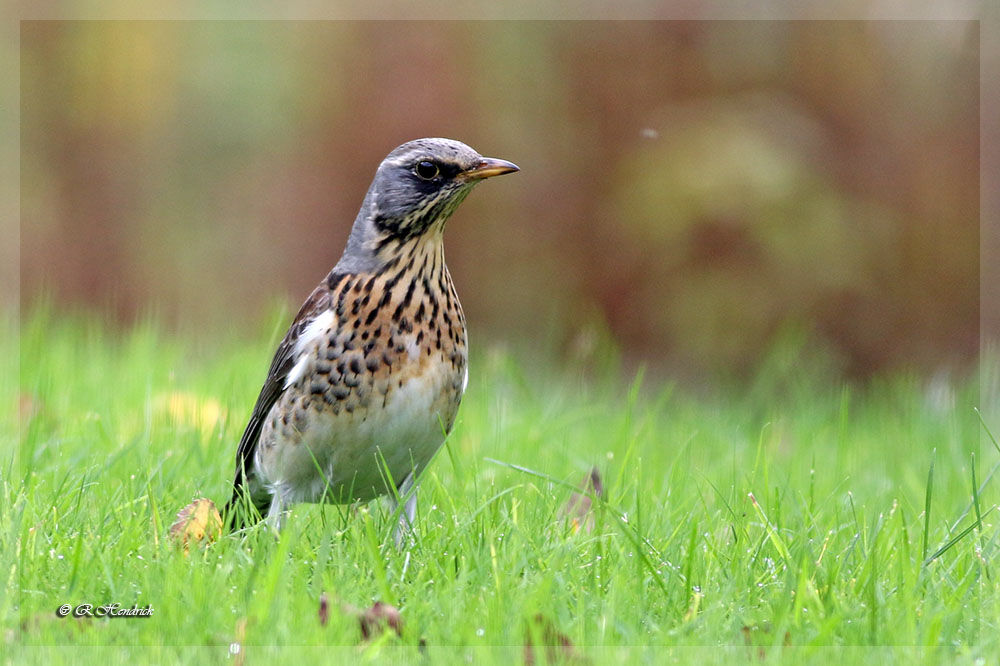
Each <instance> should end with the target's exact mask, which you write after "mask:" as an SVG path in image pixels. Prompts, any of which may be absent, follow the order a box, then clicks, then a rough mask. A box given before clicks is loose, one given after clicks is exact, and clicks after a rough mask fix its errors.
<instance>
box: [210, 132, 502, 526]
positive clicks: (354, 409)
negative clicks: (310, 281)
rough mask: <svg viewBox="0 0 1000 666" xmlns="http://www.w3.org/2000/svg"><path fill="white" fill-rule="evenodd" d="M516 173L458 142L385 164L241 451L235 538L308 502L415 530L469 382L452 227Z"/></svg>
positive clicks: (276, 367) (413, 147) (284, 353)
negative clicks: (424, 489) (475, 199)
mask: <svg viewBox="0 0 1000 666" xmlns="http://www.w3.org/2000/svg"><path fill="white" fill-rule="evenodd" d="M517 170H518V168H517V166H515V165H514V164H512V163H510V162H507V161H505V160H499V159H493V158H489V157H483V156H482V155H480V154H479V153H477V152H476V151H474V150H473V149H472V148H470V147H469V146H467V145H465V144H464V143H461V142H458V141H452V140H449V139H418V140H416V141H410V142H409V143H404V144H403V145H401V146H399V147H398V148H396V149H395V150H393V151H392V152H391V153H389V155H388V157H386V158H385V160H383V161H382V164H380V165H379V167H378V170H377V171H376V172H375V178H374V180H372V184H371V186H370V187H369V188H368V193H367V195H365V199H364V202H362V204H361V210H360V211H359V212H358V216H357V218H355V220H354V226H353V228H352V229H351V233H350V236H349V237H348V239H347V247H346V249H345V250H344V254H343V255H342V256H341V258H340V261H338V262H337V265H336V266H334V267H333V270H331V271H330V273H329V274H328V275H327V276H326V278H325V279H324V280H323V281H322V282H320V284H319V286H318V287H316V288H315V289H314V290H313V292H312V294H310V295H309V298H307V299H306V302H305V303H304V304H303V305H302V308H301V309H300V310H299V312H298V314H297V315H296V316H295V320H294V321H293V322H292V325H291V326H290V327H289V329H288V332H287V333H286V334H285V337H284V339H283V340H282V341H281V344H279V345H278V349H277V351H276V352H275V354H274V359H273V360H272V361H271V368H270V370H269V371H268V373H267V379H265V381H264V386H263V388H262V389H261V392H260V396H259V397H258V398H257V403H256V404H255V405H254V408H253V413H252V414H251V415H250V422H249V423H248V424H247V427H246V431H245V432H244V433H243V437H242V439H241V440H240V444H239V448H238V450H237V452H236V479H235V481H234V491H233V496H232V499H231V500H230V501H229V503H228V504H227V505H226V509H225V510H224V513H225V515H226V516H227V521H228V522H229V524H230V525H231V526H232V527H234V528H235V527H240V526H243V525H247V524H249V523H251V522H253V521H255V520H256V519H257V516H256V514H260V515H262V516H263V515H266V516H267V518H268V522H272V523H273V524H274V526H275V528H280V524H281V520H282V516H283V514H284V512H285V511H286V510H287V509H288V507H289V505H291V504H294V503H297V502H331V503H337V504H341V503H349V502H355V501H366V500H370V499H373V498H375V497H378V496H380V495H384V494H387V493H388V494H389V495H390V498H391V499H392V501H393V502H395V501H396V497H406V496H408V499H407V500H406V503H405V505H404V511H403V516H402V517H401V519H400V526H401V527H403V528H404V529H405V528H408V527H409V526H411V525H412V523H413V518H414V515H415V512H416V492H415V488H414V483H415V479H416V478H417V475H418V474H419V473H420V471H421V470H422V469H423V468H424V467H425V466H426V465H427V463H428V462H429V461H430V459H431V457H432V456H433V455H434V453H435V452H436V451H437V450H438V448H440V446H441V444H442V443H443V442H444V438H445V436H446V435H447V433H448V432H449V431H450V430H451V427H452V425H453V424H454V422H455V415H456V413H457V412H458V405H459V403H460V402H461V400H462V394H463V392H464V391H465V386H466V383H467V382H468V368H467V364H466V363H467V352H466V345H467V342H466V331H465V316H464V315H463V314H462V306H461V305H460V304H459V302H458V295H457V294H456V293H455V287H454V285H453V284H452V281H451V275H450V274H449V272H448V267H447V266H446V265H445V262H444V245H443V233H444V226H445V221H446V220H447V219H448V217H449V216H450V215H451V214H452V212H454V210H455V208H456V207H457V206H458V205H459V204H460V203H461V202H462V200H463V199H465V197H466V196H467V195H468V194H469V192H470V191H471V190H472V188H473V187H474V186H475V185H476V183H478V182H479V181H481V180H483V179H484V178H489V177H492V176H499V175H501V174H505V173H511V172H514V171H517ZM393 486H395V490H396V493H393V490H394V488H393ZM411 489H412V492H411ZM249 504H252V505H253V507H254V509H256V511H254V510H252V509H250V506H249ZM403 521H405V522H403ZM398 537H399V532H398V531H397V539H398Z"/></svg>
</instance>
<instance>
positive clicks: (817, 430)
mask: <svg viewBox="0 0 1000 666" xmlns="http://www.w3.org/2000/svg"><path fill="white" fill-rule="evenodd" d="M287 316H288V315H287V313H286V314H284V315H283V317H286V318H287ZM4 326H5V331H6V334H5V335H4V336H3V339H2V345H3V354H2V359H3V360H2V363H3V364H4V367H3V368H0V370H2V371H3V374H4V376H6V377H12V376H17V373H18V368H17V367H16V363H17V361H18V360H19V361H20V369H19V370H20V374H19V376H20V381H19V385H17V386H14V385H13V383H12V382H5V383H4V384H3V385H2V390H3V392H4V395H3V400H4V401H3V403H2V404H3V405H5V406H6V407H5V408H4V410H3V411H2V415H0V419H2V423H0V428H2V431H0V435H2V436H3V438H4V441H9V442H11V443H12V446H11V447H9V449H10V450H14V451H16V452H15V453H14V457H13V458H12V457H10V456H6V455H5V456H4V457H3V459H2V462H0V474H2V478H0V482H2V484H0V488H2V494H0V504H2V511H0V565H2V572H3V576H4V581H5V585H4V590H5V593H4V595H3V597H2V601H0V624H2V628H3V629H2V630H3V634H2V636H0V653H2V654H3V658H4V661H5V662H6V663H13V662H18V663H20V662H21V661H23V660H28V661H35V662H46V663H60V662H62V661H79V660H81V659H87V658H89V659H90V660H100V661H105V662H118V661H129V662H132V661H139V662H146V661H153V662H160V663H166V662H174V661H181V662H193V663H198V662H202V661H213V662H216V663H218V662H227V663H229V662H232V663H235V664H242V663H248V664H253V663H262V662H263V661H264V659H270V658H272V657H276V656H279V655H280V656H282V657H289V658H300V659H308V660H310V663H312V662H315V661H317V660H320V659H322V660H324V661H333V662H338V661H347V660H351V661H353V660H359V659H363V658H370V659H372V660H375V661H392V662H396V661H415V662H427V663H439V662H444V661H457V660H461V661H464V662H470V661H474V662H475V663H518V662H524V661H527V662H529V663H532V662H533V663H537V664H540V663H547V662H551V661H553V660H555V661H562V662H573V663H594V664H600V663H609V662H616V661H622V660H625V661H633V662H634V661H638V662H644V663H664V662H682V663H683V662H689V661H698V662H704V663H731V662H732V661H733V660H739V661H748V660H749V661H756V660H758V659H760V660H763V661H765V662H768V663H784V662H793V661H794V662H796V663H829V662H831V661H837V662H843V661H858V662H864V663H872V662H874V661H880V662H888V663H898V662H903V661H907V662H917V663H939V662H941V661H955V662H958V663H993V662H992V660H993V659H995V656H994V655H996V654H1000V627H998V624H1000V585H998V579H1000V566H998V560H997V557H996V555H997V552H998V549H1000V536H998V534H1000V533H998V529H997V523H998V512H996V511H994V508H995V506H996V505H997V504H998V502H1000V493H998V488H1000V479H997V478H995V476H994V475H993V472H994V471H995V470H996V469H997V467H998V463H1000V448H998V447H997V445H996V442H995V441H992V440H991V437H990V436H989V435H988V430H987V428H989V429H990V430H992V431H993V432H994V433H995V434H998V433H1000V423H998V422H996V421H995V420H994V421H992V422H991V418H995V417H996V415H997V414H998V410H997V409H996V406H995V405H983V404H981V403H980V400H981V399H983V400H985V399H987V396H991V397H990V398H989V399H991V400H993V401H996V400H997V393H995V392H991V390H981V387H982V386H984V385H989V386H992V385H993V384H995V383H996V382H997V376H998V375H997V364H996V362H995V360H994V361H993V362H987V361H983V364H982V367H981V368H980V369H979V372H978V373H976V374H974V376H969V377H965V378H961V379H957V378H952V379H950V380H946V379H941V378H936V379H933V380H926V379H922V378H919V377H918V376H916V375H909V374H897V375H893V376H886V377H880V378H877V379H874V380H872V381H871V382H869V383H866V384H864V385H862V384H858V383H845V382H843V381H841V380H837V379H833V378H832V377H833V375H832V374H830V373H828V372H826V371H825V370H824V367H825V365H824V364H823V363H822V362H814V359H812V358H810V356H809V352H808V351H807V349H808V348H807V347H803V346H795V345H786V346H785V347H783V348H782V349H779V350H778V351H777V352H776V353H775V354H773V355H772V357H770V358H769V359H768V360H766V361H765V362H764V363H763V364H762V368H761V369H760V371H759V372H758V374H757V375H756V376H755V377H754V378H753V379H751V380H748V381H747V382H746V383H745V384H744V385H743V386H742V387H741V388H735V385H730V384H727V385H726V386H727V388H722V387H721V386H722V385H721V384H720V385H719V386H718V387H716V388H714V389H712V390H708V389H698V390H695V389H693V388H691V387H687V386H684V387H682V386H680V385H675V384H672V383H670V382H668V381H665V380H664V379H662V378H661V379H653V378H652V377H651V376H647V377H646V378H645V379H643V377H642V373H641V372H640V373H639V374H638V375H636V374H632V375H630V376H625V373H624V372H623V371H620V370H617V369H616V368H617V366H616V364H615V363H614V362H611V361H606V362H601V363H597V362H581V361H577V362H575V364H573V363H568V364H563V365H562V369H560V370H559V371H558V372H552V371H546V369H545V366H543V365H540V364H538V363H529V362H528V361H526V360H524V359H525V358H526V357H524V356H522V355H519V354H515V353H511V352H507V351H505V350H503V349H500V348H485V346H484V343H481V342H480V341H479V340H477V339H476V332H475V330H473V339H472V343H473V350H474V355H473V358H472V361H471V378H470V382H469V389H468V393H467V394H466V398H465V401H464V402H463V405H462V409H461V411H460V413H459V418H458V421H457V424H456V427H455V429H454V432H453V433H452V435H451V437H450V438H449V439H448V441H447V443H446V445H445V447H443V448H442V450H441V451H440V453H439V454H438V456H437V457H436V458H435V459H434V462H433V463H432V464H431V466H430V467H429V469H428V470H427V472H426V474H425V475H424V476H423V481H422V486H421V489H420V505H419V510H418V519H417V528H416V538H415V541H414V542H413V543H412V544H411V545H410V546H409V547H406V548H404V549H402V550H400V549H397V547H396V546H395V544H394V541H393V537H392V528H393V525H394V522H393V517H392V516H391V515H390V514H389V513H388V510H387V509H386V508H385V507H384V506H383V505H382V504H380V503H378V502H375V503H371V504H368V505H365V506H361V507H355V508H353V509H352V508H350V507H332V506H331V507H316V506H298V507H296V508H295V509H294V511H293V512H292V514H291V517H290V518H289V520H288V521H287V523H286V527H285V529H284V530H283V532H282V533H281V535H280V538H276V537H275V536H274V534H273V533H272V532H270V531H269V530H268V529H267V528H266V527H264V526H261V527H260V528H257V529H253V530H251V531H250V532H249V533H248V534H245V535H241V536H232V535H229V536H224V537H222V538H221V539H219V540H217V541H215V542H213V543H210V544H208V545H199V544H192V545H191V546H190V548H189V549H188V551H187V552H185V549H184V548H183V547H181V546H179V545H178V544H177V543H175V541H174V540H172V539H171V538H170V536H169V534H168V530H169V528H170V525H171V523H172V522H173V520H174V518H175V515H176V513H177V512H178V510H179V509H180V508H181V507H183V506H184V505H185V504H187V503H188V502H190V501H191V500H192V499H194V498H196V497H208V498H211V499H213V500H215V501H216V502H221V501H222V500H224V499H225V498H226V497H227V496H228V493H229V491H230V490H229V486H228V484H229V482H230V480H231V472H232V467H233V459H234V454H235V448H236V442H237V441H238V439H239V436H240V434H241V432H242V428H243V425H244V423H245V419H246V417H247V416H248V414H249V411H250V408H251V406H252V403H253V400H254V399H255V397H256V393H257V390H258V389H259V387H260V383H261V381H262V380H263V373H264V372H265V370H266V367H267V364H268V362H269V360H270V353H271V350H272V349H273V345H274V344H275V342H276V339H277V337H278V335H279V334H280V332H281V331H283V329H284V326H285V320H284V319H282V318H281V317H277V316H276V317H274V319H273V320H272V321H269V322H267V323H266V324H264V325H261V326H258V327H256V328H255V329H254V330H252V331H244V332H243V333H242V334H239V335H238V334H228V335H223V336H222V338H217V339H214V340H207V339H204V338H198V337H196V336H187V337H185V336H184V335H168V334H166V333H164V332H163V328H162V327H161V326H158V325H157V324H155V323H146V324H142V325H138V326H136V327H134V328H131V329H129V330H127V331H124V332H115V331H114V330H112V329H110V328H108V327H106V326H105V325H103V324H101V323H100V322H99V320H98V319H96V318H94V317H88V316H81V315H73V316H69V317H67V316H64V315H62V314H60V313H58V312H57V311H55V310H54V309H53V308H46V307H41V308H39V309H38V310H37V311H35V312H33V313H30V314H25V315H24V317H23V319H22V320H21V321H20V323H15V322H14V321H13V320H12V319H11V318H9V317H8V318H7V320H5V322H4ZM18 344H19V346H20V348H19V350H18ZM596 366H600V367H601V368H602V369H601V370H594V369H593V367H596ZM650 374H651V373H650ZM977 408H981V409H982V411H983V413H984V417H983V419H982V420H981V419H980V416H979V413H978V412H977ZM15 441H16V442H18V443H17V444H13V443H14V442H15ZM5 449H7V447H5ZM595 466H596V467H597V469H598V470H599V473H600V476H601V479H602V481H603V483H602V485H603V491H604V492H603V497H601V498H597V497H595V498H594V501H593V502H592V506H591V507H590V510H589V512H587V513H584V512H583V510H582V509H581V508H580V505H581V503H577V504H576V507H577V508H576V509H574V510H571V511H569V512H567V509H566V507H567V503H568V502H569V500H570V498H571V496H572V494H573V492H574V487H575V486H578V485H579V484H580V482H581V480H582V479H583V478H584V477H585V476H586V475H587V473H588V471H589V470H590V469H591V467H595ZM567 513H568V514H569V515H567ZM376 601H381V602H383V603H385V604H391V605H392V606H394V607H395V608H397V609H398V612H399V616H400V618H401V625H400V627H401V630H400V634H399V635H397V633H396V632H395V631H394V630H393V629H392V628H391V627H389V628H387V629H385V630H383V631H380V630H379V628H378V627H374V628H372V629H371V630H370V631H369V637H368V638H367V639H363V638H362V633H361V622H360V620H359V614H360V613H362V612H364V611H365V609H369V608H370V607H371V606H372V605H373V603H374V602H376ZM81 603H91V604H93V605H94V606H99V605H102V604H107V603H120V604H122V605H123V606H124V607H132V606H133V605H137V606H139V607H147V606H150V607H152V609H153V613H152V615H151V616H150V617H144V618H137V617H131V618H82V619H74V618H72V617H68V618H59V617H57V615H56V609H57V608H59V607H60V606H61V605H63V604H70V605H76V604H81ZM321 607H322V608H321ZM428 660H429V661H428Z"/></svg>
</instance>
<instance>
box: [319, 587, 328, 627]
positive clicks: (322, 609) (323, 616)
mask: <svg viewBox="0 0 1000 666" xmlns="http://www.w3.org/2000/svg"><path fill="white" fill-rule="evenodd" d="M329 620H330V600H329V599H328V598H327V596H326V592H323V593H321V594H320V595H319V625H320V626H321V627H325V626H326V623H327V622H328V621H329Z"/></svg>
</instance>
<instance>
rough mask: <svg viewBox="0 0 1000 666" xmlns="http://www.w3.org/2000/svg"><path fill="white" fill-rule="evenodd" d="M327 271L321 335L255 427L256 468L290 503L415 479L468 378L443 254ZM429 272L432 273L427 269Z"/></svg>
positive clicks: (351, 496)
mask: <svg viewBox="0 0 1000 666" xmlns="http://www.w3.org/2000/svg"><path fill="white" fill-rule="evenodd" d="M413 264H414V262H413V261H410V262H408V264H405V265H403V266H402V267H401V268H400V269H398V270H397V271H386V272H384V273H382V274H379V275H343V276H339V277H338V276H336V275H335V276H332V277H333V278H334V279H335V280H336V281H335V283H331V284H330V287H331V292H330V295H331V307H330V310H329V312H327V313H325V314H324V316H325V318H326V319H325V320H323V321H326V322H328V323H329V325H328V327H327V326H325V325H324V330H323V331H320V332H314V334H315V336H314V337H315V339H314V340H311V341H310V342H309V343H308V344H307V345H306V347H305V348H303V354H304V358H305V359H308V360H304V361H303V362H304V364H305V365H304V366H303V367H302V368H301V369H300V372H301V376H299V377H297V378H296V379H295V385H296V387H297V390H291V391H285V392H284V394H283V396H282V397H281V399H280V400H279V401H278V402H277V403H276V404H275V405H274V407H273V408H272V409H271V412H270V413H269V415H268V418H267V420H266V421H265V423H264V427H263V430H262V432H261V441H260V446H259V447H258V451H257V456H256V460H255V466H256V468H257V472H258V474H259V475H260V477H261V480H262V481H263V482H264V483H265V484H267V485H269V486H271V487H272V491H276V492H279V493H280V494H281V495H282V496H283V497H285V498H286V499H288V500H290V501H299V502H315V501H332V502H349V501H354V500H367V499H371V498H373V497H376V496H378V495H380V494H383V493H385V492H387V489H388V479H386V476H387V474H386V472H387V471H388V475H390V476H391V477H392V478H391V481H392V483H393V484H394V485H397V486H398V485H399V484H400V483H401V482H402V481H403V479H404V478H405V477H406V476H407V475H408V474H410V473H411V472H414V473H417V472H419V471H420V470H421V469H422V468H423V467H424V466H425V465H426V464H427V462H428V461H429V460H430V458H431V457H432V456H433V455H434V453H435V452H436V451H437V449H438V448H439V447H440V446H441V443H442V442H443V441H444V438H445V435H446V433H448V432H449V431H450V430H451V427H452V425H453V423H454V421H455V416H456V414H457V412H458V407H459V403H460V402H461V399H462V394H463V392H464V390H465V384H466V380H467V352H466V332H465V318H464V316H463V314H462V308H461V305H460V304H459V302H458V297H457V295H456V293H455V289H454V287H453V285H452V282H451V277H450V275H449V274H448V270H447V268H445V267H444V261H443V256H442V257H441V260H440V264H438V263H437V262H436V261H432V262H431V263H430V265H429V266H428V261H424V263H423V265H422V268H423V269H424V270H414V266H413ZM435 269H436V270H435Z"/></svg>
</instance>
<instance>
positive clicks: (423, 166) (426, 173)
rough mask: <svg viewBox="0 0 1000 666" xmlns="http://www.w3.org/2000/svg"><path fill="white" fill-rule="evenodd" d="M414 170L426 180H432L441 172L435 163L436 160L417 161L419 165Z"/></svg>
mask: <svg viewBox="0 0 1000 666" xmlns="http://www.w3.org/2000/svg"><path fill="white" fill-rule="evenodd" d="M414 171H416V172H417V175H418V176H420V177H421V178H423V179H424V180H431V179H432V178H436V177H437V175H438V173H439V172H440V170H439V169H438V165H437V164H434V162H429V161H427V160H424V161H423V162H417V166H416V167H415V168H414Z"/></svg>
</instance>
